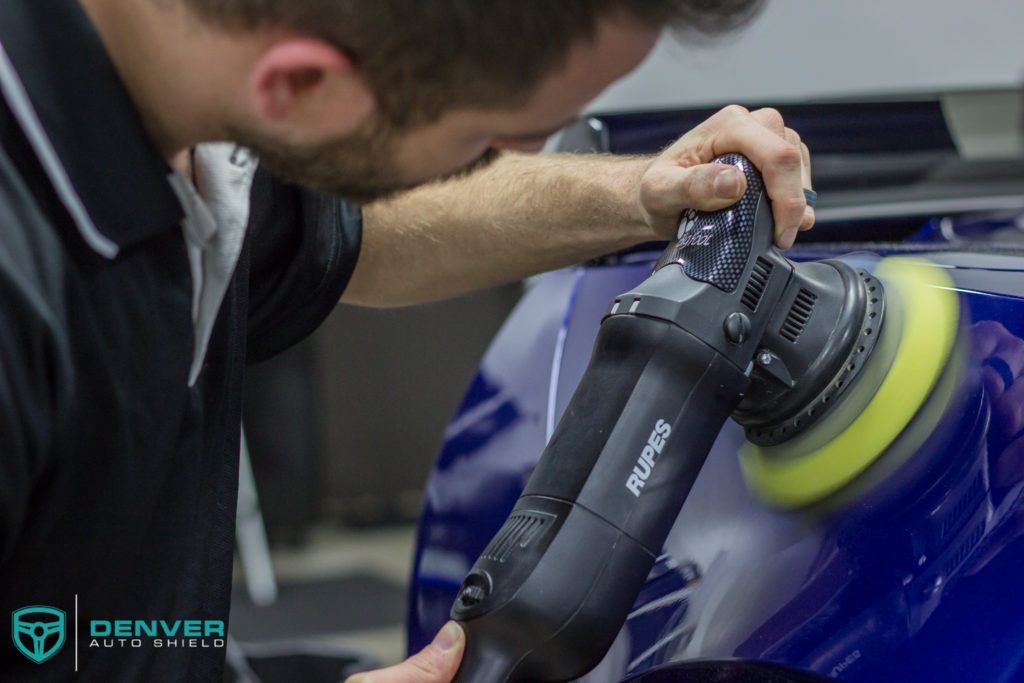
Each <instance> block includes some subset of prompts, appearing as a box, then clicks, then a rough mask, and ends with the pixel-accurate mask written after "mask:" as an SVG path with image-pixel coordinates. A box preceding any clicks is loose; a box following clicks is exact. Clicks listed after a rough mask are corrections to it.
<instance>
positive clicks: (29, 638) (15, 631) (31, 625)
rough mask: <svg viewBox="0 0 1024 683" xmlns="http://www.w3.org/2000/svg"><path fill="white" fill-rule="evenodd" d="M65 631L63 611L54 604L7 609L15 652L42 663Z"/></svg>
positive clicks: (61, 643)
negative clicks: (9, 610)
mask: <svg viewBox="0 0 1024 683" xmlns="http://www.w3.org/2000/svg"><path fill="white" fill-rule="evenodd" d="M66 635H67V615H66V614H64V610H59V609H57V608H56V607H44V606H42V605H31V606H29V607H22V608H21V609H16V610H14V611H13V612H12V613H11V638H12V639H13V640H14V647H16V648H18V652H20V653H21V654H23V655H25V656H26V657H28V658H29V659H31V660H32V661H33V662H35V663H36V664H42V663H43V662H45V661H46V660H47V659H49V658H50V657H52V656H54V655H55V654H57V653H58V652H60V649H61V647H63V646H64V640H65V637H66Z"/></svg>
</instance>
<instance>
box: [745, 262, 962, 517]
mask: <svg viewBox="0 0 1024 683" xmlns="http://www.w3.org/2000/svg"><path fill="white" fill-rule="evenodd" d="M875 275H876V276H877V277H878V278H879V279H880V280H881V281H882V283H883V284H884V285H885V293H886V320H885V324H883V326H882V336H881V337H880V338H879V343H878V346H877V347H876V349H875V353H874V355H873V357H872V358H871V359H870V360H869V361H868V366H867V367H865V373H864V374H865V375H867V374H869V373H868V372H867V371H868V370H869V369H870V368H871V365H872V364H874V365H875V371H876V373H883V374H884V377H882V378H881V380H880V383H879V384H878V388H877V390H875V393H874V395H873V396H871V397H870V398H868V399H867V402H866V404H865V405H864V407H863V408H862V409H860V411H859V413H857V414H855V415H845V416H844V411H843V410H842V406H840V407H839V409H837V410H835V411H834V414H832V415H829V416H828V417H827V418H826V419H824V420H822V423H821V424H819V425H816V426H815V427H813V428H812V429H810V430H808V433H807V434H805V435H803V437H798V438H796V439H793V440H792V441H788V442H785V443H781V444H779V445H777V446H768V447H759V446H755V445H753V444H750V443H748V444H746V445H745V446H744V447H743V448H742V449H741V450H740V464H741V466H742V469H743V475H744V477H745V478H746V480H747V483H748V485H749V486H750V488H751V489H752V490H753V491H754V492H755V493H757V494H758V495H759V496H761V497H762V498H764V499H765V500H766V501H767V502H769V503H772V504H774V505H777V506H779V507H786V508H795V507H802V506H805V505H810V504H812V503H816V502H818V501H820V500H822V499H824V498H825V497H827V496H829V495H830V494H832V493H835V492H836V491H838V490H839V489H841V488H842V487H843V486H845V485H846V484H848V483H850V482H851V481H852V480H854V479H855V478H856V477H857V476H858V475H859V474H861V473H862V472H864V470H866V469H867V468H868V466H869V465H871V463H873V462H874V461H875V460H876V459H877V458H878V457H879V456H881V455H882V453H884V452H885V450H886V449H887V448H888V447H889V445H890V444H892V443H893V441H895V440H896V438H897V437H898V436H899V435H900V433H901V432H902V431H903V430H904V429H905V428H906V427H907V425H908V424H910V422H911V420H912V419H913V418H914V416H915V415H916V414H917V412H918V410H919V409H920V408H921V406H922V405H923V404H924V403H925V401H926V400H927V399H928V397H929V395H930V394H931V392H932V391H933V389H934V388H935V386H936V383H937V382H938V379H939V377H940V376H941V375H942V372H943V370H944V368H945V366H946V363H947V361H948V360H949V357H950V354H951V353H952V350H953V344H954V342H955V340H956V336H957V329H958V324H959V306H958V302H957V295H956V293H955V291H954V290H953V284H952V281H951V280H950V278H949V276H948V275H947V274H946V273H945V272H944V271H943V269H942V268H941V267H940V266H937V265H936V264H934V263H930V262H928V261H923V260H916V259H908V258H888V259H885V260H883V261H882V262H881V263H880V264H879V265H878V268H877V269H876V271H875ZM887 349H888V350H887ZM887 356H888V357H887ZM861 381H862V383H863V382H867V381H868V380H866V379H864V378H863V376H862V380H861ZM865 386H867V385H866V384H865ZM854 388H855V387H851V394H852V393H853V389H854ZM847 398H848V397H844V399H843V400H844V401H846V400H847ZM839 420H846V421H848V422H849V424H847V425H845V426H844V425H842V424H840V427H841V430H839V431H838V433H837V434H836V435H835V436H834V437H832V438H831V439H830V440H828V441H827V442H826V443H824V444H822V443H820V441H821V439H820V438H818V439H815V438H814V434H815V433H816V432H817V433H818V434H821V433H822V432H823V431H826V432H827V431H828V430H834V429H835V428H836V424H837V421H839Z"/></svg>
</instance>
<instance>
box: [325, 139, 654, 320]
mask: <svg viewBox="0 0 1024 683" xmlns="http://www.w3.org/2000/svg"><path fill="white" fill-rule="evenodd" d="M649 163H650V159H646V158H641V157H612V156H603V155H602V156H583V155H562V154H544V155H539V156H528V155H520V154H506V155H504V156H503V157H502V158H500V159H499V160H497V161H496V162H495V163H494V164H492V165H491V166H490V167H488V168H487V169H485V170H483V171H480V172H478V173H475V174H473V175H470V176H468V177H466V178H460V179H456V180H451V181H447V182H444V183H436V184H433V185H428V186H426V187H423V188H419V189H417V190H414V191H411V192H408V193H406V194H403V195H401V196H399V197H396V198H395V199H392V200H388V201H385V202H379V203H377V204H373V205H370V206H367V207H366V209H365V211H364V230H363V247H362V252H361V254H360V258H359V265H358V267H357V268H356V272H355V274H354V275H353V279H352V282H351V283H350V284H349V287H348V289H347V291H346V293H345V297H344V300H345V301H346V302H347V303H354V304H361V305H368V306H403V305H409V304H416V303H423V302H427V301H434V300H438V299H444V298H448V297H452V296H458V295H460V294H465V293H468V292H472V291H475V290H479V289H484V288H487V287H492V286H495V285H498V284H502V283H505V282H511V281H515V280H518V279H521V278H523V277H526V276H528V275H532V274H535V273H539V272H543V271H546V270H552V269H555V268H560V267H563V266H567V265H571V264H573V263H579V262H581V261H584V260H586V259H588V258H592V257H595V256H600V255H602V254H606V253H609V252H613V251H616V250H618V249H622V248H625V247H628V246H631V245H633V244H637V243H639V242H643V241H645V240H650V239H655V236H654V233H653V231H652V229H651V228H650V227H649V225H648V223H647V222H645V221H644V219H643V216H642V214H641V210H640V207H639V204H638V187H639V183H640V179H641V176H642V175H643V172H644V169H645V168H646V166H647V165H648V164H649Z"/></svg>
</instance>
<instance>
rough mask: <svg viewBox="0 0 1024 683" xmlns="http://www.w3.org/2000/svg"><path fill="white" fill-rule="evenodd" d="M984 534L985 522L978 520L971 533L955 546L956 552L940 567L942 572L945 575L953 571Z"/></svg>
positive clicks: (969, 553)
mask: <svg viewBox="0 0 1024 683" xmlns="http://www.w3.org/2000/svg"><path fill="white" fill-rule="evenodd" d="M984 535H985V524H984V522H979V523H978V525H977V526H976V527H975V528H974V529H972V530H971V533H970V534H969V535H968V536H967V538H966V539H964V542H963V543H961V544H960V547H959V548H957V550H956V553H954V554H953V556H952V557H950V558H949V560H948V561H947V562H946V564H945V565H944V566H943V568H942V573H943V574H944V575H945V576H947V577H948V576H949V575H950V574H952V573H953V572H955V571H956V570H957V569H958V568H959V567H960V565H961V564H963V563H964V561H965V560H966V559H967V558H968V557H970V555H971V552H972V551H973V550H974V549H975V548H976V547H977V546H978V542H979V541H981V537H982V536H984Z"/></svg>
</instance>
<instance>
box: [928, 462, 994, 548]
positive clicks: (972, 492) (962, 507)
mask: <svg viewBox="0 0 1024 683" xmlns="http://www.w3.org/2000/svg"><path fill="white" fill-rule="evenodd" d="M984 489H985V483H984V482H983V481H982V480H981V473H980V472H979V473H978V474H977V475H976V476H975V477H974V481H973V482H971V487H970V489H968V490H967V492H966V493H964V494H963V495H962V496H961V497H960V500H958V501H957V503H956V505H955V506H953V509H952V510H951V511H950V512H949V513H948V514H947V515H946V517H945V519H944V520H943V521H942V528H941V532H940V536H939V537H940V538H941V539H943V540H945V539H946V537H948V536H950V535H951V534H952V533H953V532H954V531H956V529H957V528H958V527H959V526H960V524H961V522H962V521H963V517H964V515H966V514H967V513H968V512H970V511H971V509H972V507H975V501H977V499H978V498H980V497H981V495H982V494H983V493H984Z"/></svg>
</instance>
